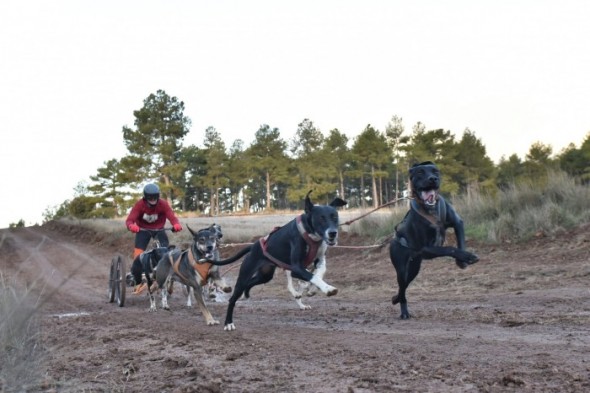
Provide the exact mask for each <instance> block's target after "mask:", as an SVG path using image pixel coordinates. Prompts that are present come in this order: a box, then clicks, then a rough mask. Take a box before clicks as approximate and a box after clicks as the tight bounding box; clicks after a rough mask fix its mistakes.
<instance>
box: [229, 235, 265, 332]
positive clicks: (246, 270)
mask: <svg viewBox="0 0 590 393" xmlns="http://www.w3.org/2000/svg"><path fill="white" fill-rule="evenodd" d="M261 258H262V252H261V250H260V246H258V244H257V243H256V244H254V246H253V247H252V251H251V253H250V254H249V255H247V256H246V258H245V259H244V261H243V262H242V265H241V266H240V272H239V274H238V278H237V279H236V285H235V286H234V292H233V293H232V295H231V297H230V298H229V301H228V305H227V311H226V313H225V322H224V323H223V330H225V331H228V332H229V331H232V330H236V325H234V320H233V315H234V308H235V306H236V302H237V301H238V300H239V299H240V298H241V297H242V295H243V294H244V293H245V291H246V290H249V289H250V288H251V287H248V282H249V281H250V279H251V278H252V276H253V275H254V273H255V272H256V269H257V268H258V266H259V259H261Z"/></svg>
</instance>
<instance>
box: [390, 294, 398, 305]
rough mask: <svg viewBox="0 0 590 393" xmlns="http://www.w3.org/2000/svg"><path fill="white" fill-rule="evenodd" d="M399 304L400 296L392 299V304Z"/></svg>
mask: <svg viewBox="0 0 590 393" xmlns="http://www.w3.org/2000/svg"><path fill="white" fill-rule="evenodd" d="M398 303H399V296H398V295H394V296H393V297H392V298H391V304H398Z"/></svg>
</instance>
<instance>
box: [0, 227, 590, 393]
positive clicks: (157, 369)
mask: <svg viewBox="0 0 590 393" xmlns="http://www.w3.org/2000/svg"><path fill="white" fill-rule="evenodd" d="M0 235H1V236H2V242H1V243H0V245H1V260H0V268H1V269H2V272H3V274H4V275H5V276H6V275H7V276H10V277H11V278H12V279H15V280H17V281H19V282H21V283H23V284H27V285H28V286H33V287H36V288H39V287H40V285H39V283H40V281H39V280H43V281H45V282H46V287H45V288H44V295H43V297H42V300H43V301H44V302H45V303H44V305H43V306H42V308H41V311H40V313H39V318H40V320H41V327H42V337H43V345H44V347H45V348H46V356H47V359H46V362H45V366H46V373H47V382H46V386H45V387H44V389H47V390H53V391H59V392H62V391H84V392H111V391H114V392H140V391H141V392H349V393H352V392H358V393H360V392H506V391H507V392H511V391H518V392H583V391H590V289H589V288H590V262H589V261H590V225H585V226H583V227H580V228H578V229H576V230H574V231H570V232H567V233H564V234H562V235H559V236H558V237H556V238H545V237H539V238H537V239H534V240H532V241H530V242H527V243H526V244H503V245H496V246H489V245H481V244H473V243H469V244H468V246H469V248H470V249H471V250H474V251H475V252H476V253H477V254H478V255H479V256H480V258H481V260H480V262H479V263H477V264H475V265H473V266H471V267H469V268H467V269H465V270H460V269H458V268H457V267H456V266H455V263H454V262H453V261H452V260H448V259H439V260H435V261H431V262H427V263H426V264H425V265H424V266H423V269H422V272H421V273H420V275H419V276H418V278H417V280H416V281H415V282H414V283H413V284H412V285H411V287H410V289H409V292H408V299H409V302H410V303H409V306H410V310H411V312H412V313H413V315H414V318H413V319H411V320H408V321H402V320H400V319H398V316H399V307H398V306H395V307H394V306H393V305H392V304H391V297H392V295H393V294H394V292H395V291H396V287H397V284H396V282H395V271H394V269H393V266H392V265H391V263H390V261H389V257H388V250H387V248H386V247H385V248H383V249H362V248H361V249H351V248H332V249H331V250H330V251H329V253H328V272H327V274H326V281H327V282H328V283H330V284H331V285H334V286H336V287H338V288H339V293H338V295H336V296H334V297H330V298H328V297H326V296H324V295H322V294H318V295H316V296H314V297H310V298H305V299H304V300H305V302H306V303H308V304H309V305H311V306H312V309H311V310H306V311H302V310H299V308H298V307H297V305H296V304H295V302H294V301H293V300H292V299H291V298H290V295H289V294H288V292H287V290H286V287H285V284H286V280H285V277H284V274H283V273H282V272H280V271H277V274H276V276H275V278H274V280H273V281H271V282H270V283H268V284H266V285H264V286H259V287H256V288H255V289H253V290H252V293H251V295H252V297H251V298H250V299H248V300H241V301H240V302H239V303H238V304H237V306H236V310H235V314H234V321H235V324H236V326H237V330H236V331H234V332H225V331H224V330H223V326H222V325H217V326H206V325H205V322H204V319H203V317H202V316H201V314H200V313H199V312H198V311H197V310H196V309H192V308H188V307H186V306H185V301H186V299H185V297H184V296H183V295H182V291H181V290H176V291H175V292H174V295H173V297H172V299H171V303H170V305H171V307H172V310H171V311H164V310H159V311H157V312H156V313H150V312H148V307H149V301H148V299H147V297H145V296H143V295H142V296H133V295H130V294H129V293H128V296H127V302H126V304H125V307H117V306H116V304H113V303H108V302H107V296H106V292H107V278H108V267H109V264H110V260H111V258H112V257H113V256H114V255H115V254H116V253H118V252H121V253H124V254H128V252H129V250H130V244H131V242H132V238H131V236H126V237H124V238H122V239H114V238H113V237H112V235H108V234H105V233H95V232H91V231H88V230H87V229H85V230H83V229H81V228H80V227H76V226H65V225H63V224H57V223H49V224H46V225H44V226H41V227H30V228H22V229H14V230H1V231H0ZM368 244H369V243H368V241H367V240H366V239H363V238H360V237H356V236H350V235H348V234H346V233H344V234H342V236H341V239H340V246H363V245H368ZM236 250H237V248H223V249H222V256H224V257H225V256H229V255H231V254H232V253H234V252H235V251H236ZM223 272H224V274H226V277H227V278H228V280H229V281H230V282H231V283H232V285H233V282H234V281H235V277H236V272H237V269H232V267H231V266H230V267H226V268H224V270H223ZM70 275H73V277H72V278H70V279H68V278H69V277H70ZM54 289H55V291H54ZM51 292H54V293H53V294H52V295H51V296H48V294H49V293H51ZM220 300H221V301H218V302H214V301H209V302H208V304H209V307H210V309H211V311H212V313H213V315H214V316H215V317H216V318H217V319H219V320H220V322H222V323H223V319H224V316H225V309H226V303H225V302H224V301H223V299H220Z"/></svg>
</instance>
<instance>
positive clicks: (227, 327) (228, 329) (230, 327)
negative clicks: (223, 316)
mask: <svg viewBox="0 0 590 393" xmlns="http://www.w3.org/2000/svg"><path fill="white" fill-rule="evenodd" d="M223 330H225V331H226V332H231V331H233V330H236V325H234V324H233V323H228V324H227V325H225V326H224V327H223Z"/></svg>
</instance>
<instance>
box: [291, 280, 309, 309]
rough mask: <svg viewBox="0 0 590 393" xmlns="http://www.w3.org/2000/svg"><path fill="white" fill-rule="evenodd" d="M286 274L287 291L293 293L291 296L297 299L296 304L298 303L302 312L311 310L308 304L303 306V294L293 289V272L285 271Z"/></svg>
mask: <svg viewBox="0 0 590 393" xmlns="http://www.w3.org/2000/svg"><path fill="white" fill-rule="evenodd" d="M285 273H286V275H287V289H288V290H289V292H290V293H291V295H292V296H293V298H294V299H295V302H296V303H297V305H298V306H299V308H300V309H301V310H310V309H311V306H309V305H307V304H303V302H302V301H301V295H302V293H301V292H298V291H296V290H295V287H293V278H291V272H290V271H289V270H285Z"/></svg>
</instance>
